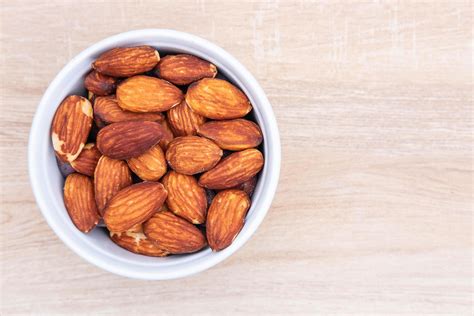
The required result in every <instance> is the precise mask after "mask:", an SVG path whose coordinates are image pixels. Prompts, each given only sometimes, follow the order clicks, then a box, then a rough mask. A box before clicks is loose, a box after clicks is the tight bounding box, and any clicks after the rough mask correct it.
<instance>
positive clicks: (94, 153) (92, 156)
mask: <svg viewBox="0 0 474 316" xmlns="http://www.w3.org/2000/svg"><path fill="white" fill-rule="evenodd" d="M101 156H102V154H101V153H100V151H99V150H98V149H97V147H96V146H95V144H94V143H88V144H86V145H85V146H84V148H83V149H82V151H81V153H80V154H79V157H77V158H76V159H75V160H74V161H72V162H71V166H72V167H73V168H74V170H76V171H77V172H79V173H82V174H85V175H86V176H89V177H92V176H93V175H94V171H95V167H96V166H97V162H98V161H99V159H100V157H101Z"/></svg>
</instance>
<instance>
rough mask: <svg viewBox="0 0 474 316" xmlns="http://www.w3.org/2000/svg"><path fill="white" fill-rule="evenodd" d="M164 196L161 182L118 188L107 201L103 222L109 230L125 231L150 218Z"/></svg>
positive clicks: (158, 207) (163, 200)
mask: <svg viewBox="0 0 474 316" xmlns="http://www.w3.org/2000/svg"><path fill="white" fill-rule="evenodd" d="M166 196H167V193H166V190H165V188H164V187H163V185H162V184H161V183H157V182H142V183H137V184H133V185H131V186H129V187H126V188H125V189H122V190H120V191H119V192H118V193H117V194H116V195H115V196H114V197H113V198H112V199H111V200H110V201H109V202H108V203H107V206H106V207H105V214H104V222H105V224H106V225H107V228H108V229H109V231H112V232H123V231H126V230H128V229H130V228H131V227H133V226H134V225H136V224H139V223H143V222H144V221H146V220H147V219H148V218H150V217H151V216H152V215H153V214H154V213H155V212H156V211H158V210H159V209H160V207H161V206H162V205H163V203H164V202H165V200H166Z"/></svg>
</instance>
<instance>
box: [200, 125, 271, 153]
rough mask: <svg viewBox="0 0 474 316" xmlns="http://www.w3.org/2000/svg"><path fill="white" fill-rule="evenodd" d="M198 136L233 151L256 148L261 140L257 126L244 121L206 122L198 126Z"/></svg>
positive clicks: (260, 133)
mask: <svg viewBox="0 0 474 316" xmlns="http://www.w3.org/2000/svg"><path fill="white" fill-rule="evenodd" d="M198 134H199V135H201V136H204V137H206V138H209V139H211V140H213V141H214V142H215V143H216V144H217V145H219V147H220V148H222V149H227V150H234V151H237V150H244V149H248V148H253V147H257V146H258V145H260V144H261V143H262V140H263V136H262V132H261V131H260V128H259V127H258V125H257V124H255V123H254V122H252V121H249V120H245V119H235V120H228V121H212V122H208V123H205V124H203V125H201V126H199V128H198Z"/></svg>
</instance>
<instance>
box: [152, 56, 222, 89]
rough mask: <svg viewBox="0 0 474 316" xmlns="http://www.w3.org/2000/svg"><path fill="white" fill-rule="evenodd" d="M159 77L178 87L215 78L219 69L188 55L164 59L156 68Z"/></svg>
mask: <svg viewBox="0 0 474 316" xmlns="http://www.w3.org/2000/svg"><path fill="white" fill-rule="evenodd" d="M155 73H156V75H157V76H158V77H160V78H163V79H165V80H168V81H169V82H172V83H174V84H177V85H187V84H190V83H191V82H194V81H196V80H199V79H202V78H214V77H215V76H216V74H217V68H216V66H214V65H213V64H211V63H210V62H208V61H205V60H202V59H201V58H198V57H196V56H192V55H188V54H178V55H168V56H165V57H163V58H162V59H161V60H160V62H159V63H158V65H157V66H156V68H155Z"/></svg>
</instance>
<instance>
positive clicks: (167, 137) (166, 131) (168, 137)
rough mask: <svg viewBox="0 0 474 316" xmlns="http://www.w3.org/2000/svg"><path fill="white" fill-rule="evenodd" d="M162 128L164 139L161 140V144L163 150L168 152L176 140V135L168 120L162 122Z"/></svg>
mask: <svg viewBox="0 0 474 316" xmlns="http://www.w3.org/2000/svg"><path fill="white" fill-rule="evenodd" d="M161 127H162V128H163V137H162V138H161V140H160V142H159V144H160V146H161V149H163V151H166V150H167V149H168V145H169V144H170V143H171V141H172V140H173V139H174V134H173V131H172V130H171V128H170V126H169V124H168V120H163V122H161Z"/></svg>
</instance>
